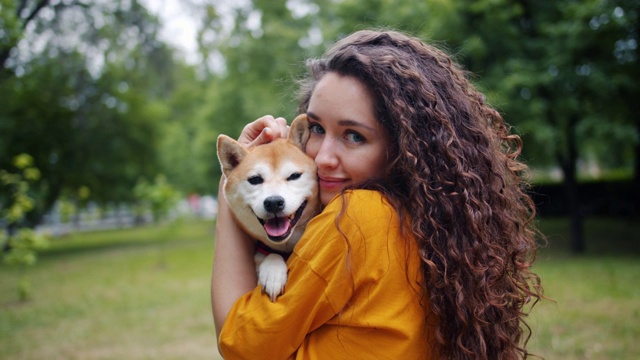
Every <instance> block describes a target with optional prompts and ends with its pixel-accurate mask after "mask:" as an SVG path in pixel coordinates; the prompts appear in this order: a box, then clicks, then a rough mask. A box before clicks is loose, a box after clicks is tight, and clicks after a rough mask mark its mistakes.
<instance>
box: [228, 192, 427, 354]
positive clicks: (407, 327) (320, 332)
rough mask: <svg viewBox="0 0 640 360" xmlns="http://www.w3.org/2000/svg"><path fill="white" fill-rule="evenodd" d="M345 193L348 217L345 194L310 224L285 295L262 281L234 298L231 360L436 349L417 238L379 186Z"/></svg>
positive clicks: (298, 248) (230, 317) (292, 265)
mask: <svg viewBox="0 0 640 360" xmlns="http://www.w3.org/2000/svg"><path fill="white" fill-rule="evenodd" d="M344 199H346V204H347V206H346V208H345V212H344V213H343V214H342V215H341V216H339V214H340V212H341V210H342V204H343V198H342V197H340V196H338V197H336V198H334V199H333V200H332V201H331V202H330V203H329V204H328V205H327V207H326V208H325V209H324V211H323V212H322V213H321V214H320V215H318V216H316V217H315V218H314V219H313V220H312V221H311V222H310V223H309V224H308V225H307V229H306V231H305V233H304V235H303V237H302V239H301V240H300V242H299V243H298V244H297V245H296V247H295V249H294V252H293V254H292V255H291V257H290V258H289V260H288V262H287V265H288V268H289V278H288V281H287V285H286V288H285V292H284V294H283V295H281V296H280V297H278V299H277V301H276V302H271V301H270V300H269V297H268V296H267V295H265V294H262V292H261V288H260V287H259V286H258V287H257V288H256V289H254V290H253V291H252V292H250V293H247V294H245V295H244V296H243V297H241V298H240V299H239V300H238V301H237V302H236V303H235V304H234V306H233V308H232V309H231V311H230V313H229V315H228V317H227V319H226V321H225V324H224V326H223V328H222V331H221V333H220V343H219V348H220V350H221V353H222V354H223V356H224V357H225V359H252V360H253V359H270V360H271V359H273V360H277V359H429V358H435V356H434V354H435V352H434V350H433V348H432V344H433V343H434V341H433V335H434V333H435V325H436V324H437V321H436V320H435V317H434V316H433V315H432V316H431V317H430V319H429V321H428V324H427V320H426V319H427V316H426V315H427V314H426V312H428V311H429V300H428V298H427V297H425V296H424V295H423V292H422V291H421V282H422V280H421V279H422V275H421V271H420V258H419V256H418V251H417V248H416V245H415V241H413V239H412V238H408V239H404V238H403V234H402V232H401V228H400V223H399V219H398V216H397V214H396V212H395V210H394V209H393V207H392V206H391V205H389V203H388V202H387V201H386V200H385V198H384V197H383V196H382V195H381V194H380V193H379V192H375V191H369V190H355V191H351V192H348V193H347V194H346V196H345V197H344ZM336 218H338V219H339V220H338V226H339V229H340V231H338V228H337V227H336ZM343 235H344V236H343ZM406 235H407V236H411V235H410V233H408V234H406Z"/></svg>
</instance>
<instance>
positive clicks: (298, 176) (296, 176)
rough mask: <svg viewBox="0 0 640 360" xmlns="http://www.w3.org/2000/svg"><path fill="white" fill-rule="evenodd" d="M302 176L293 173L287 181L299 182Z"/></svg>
mask: <svg viewBox="0 0 640 360" xmlns="http://www.w3.org/2000/svg"><path fill="white" fill-rule="evenodd" d="M300 176H302V173H293V174H291V175H290V176H289V177H288V178H287V181H291V180H298V179H300Z"/></svg>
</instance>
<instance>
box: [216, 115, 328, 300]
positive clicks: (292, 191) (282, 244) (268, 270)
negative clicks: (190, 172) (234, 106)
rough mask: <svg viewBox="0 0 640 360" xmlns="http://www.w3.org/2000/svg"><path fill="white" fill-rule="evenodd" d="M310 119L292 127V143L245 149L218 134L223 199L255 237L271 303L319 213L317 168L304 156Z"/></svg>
mask: <svg viewBox="0 0 640 360" xmlns="http://www.w3.org/2000/svg"><path fill="white" fill-rule="evenodd" d="M308 124H309V123H308V121H307V117H306V115H304V114H303V115H299V116H298V117H296V118H295V119H294V120H293V122H292V123H291V127H290V129H289V137H288V139H276V140H274V141H272V142H270V143H268V144H264V145H259V146H255V147H253V148H252V149H247V148H246V147H245V146H243V145H242V144H240V143H238V142H237V141H235V140H233V139H232V138H230V137H228V136H226V135H220V136H218V142H217V151H218V160H219V161H220V165H221V167H222V173H223V174H224V176H225V182H224V185H223V186H224V188H223V192H224V197H225V198H226V200H227V202H228V203H229V207H230V209H231V211H232V213H233V215H234V217H235V218H236V221H237V222H238V224H239V225H240V227H241V228H242V229H243V230H244V231H245V232H247V233H248V234H249V235H251V236H252V237H253V238H254V239H256V240H257V241H258V242H259V243H257V248H258V249H265V247H266V249H267V250H266V251H256V266H257V269H258V270H257V271H258V282H259V283H260V285H261V286H262V289H263V291H264V292H266V293H267V294H268V295H269V297H270V299H271V301H275V300H276V298H277V297H278V296H279V295H280V294H282V292H283V291H284V286H285V284H286V282H287V265H286V263H285V259H284V257H283V256H285V257H286V256H288V254H290V253H291V252H292V251H293V247H294V246H295V244H296V243H297V242H298V240H299V239H300V236H301V235H302V233H303V232H304V228H305V225H306V224H307V222H308V221H309V220H310V219H311V218H312V217H313V216H315V215H316V214H317V213H318V212H319V211H320V201H319V198H318V183H317V177H316V164H315V162H314V161H313V159H311V158H310V157H308V156H307V155H306V154H305V153H304V148H305V144H306V142H307V140H308V138H309V125H308Z"/></svg>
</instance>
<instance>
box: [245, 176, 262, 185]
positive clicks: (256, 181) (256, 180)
mask: <svg viewBox="0 0 640 360" xmlns="http://www.w3.org/2000/svg"><path fill="white" fill-rule="evenodd" d="M247 181H248V182H249V184H251V185H258V184H262V183H263V182H264V180H263V179H262V176H260V175H256V176H252V177H250V178H249V179H248V180H247Z"/></svg>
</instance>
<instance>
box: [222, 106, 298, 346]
mask: <svg viewBox="0 0 640 360" xmlns="http://www.w3.org/2000/svg"><path fill="white" fill-rule="evenodd" d="M287 135H288V128H287V123H286V120H285V119H283V118H277V119H276V118H273V117H272V116H264V117H261V118H260V119H258V120H256V121H254V122H252V123H250V124H248V125H247V126H246V127H245V128H244V130H243V131H242V135H240V138H239V139H238V141H239V142H241V143H242V144H243V145H245V146H247V147H253V146H258V145H261V144H264V143H267V142H270V141H271V140H273V139H276V138H278V137H285V138H286V136H287ZM223 186H224V179H221V181H220V186H219V193H218V217H217V221H216V238H215V250H214V251H215V252H214V256H213V269H212V273H211V308H212V311H213V317H214V322H215V326H216V334H217V335H218V336H219V334H220V330H221V329H222V325H224V322H225V320H226V318H227V315H228V314H229V310H230V309H231V307H232V306H233V304H234V302H235V301H236V300H237V299H238V298H240V297H241V296H242V295H244V294H246V293H247V292H249V291H251V290H253V289H254V288H255V287H256V285H257V275H256V267H255V262H254V251H255V245H254V241H253V239H251V238H250V237H249V236H248V235H247V234H245V233H244V232H243V231H242V229H240V228H239V227H238V225H237V224H236V222H235V219H234V218H233V215H232V214H231V210H230V209H229V206H228V204H227V201H226V200H225V198H224V195H223Z"/></svg>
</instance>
